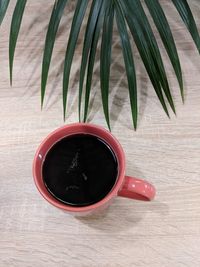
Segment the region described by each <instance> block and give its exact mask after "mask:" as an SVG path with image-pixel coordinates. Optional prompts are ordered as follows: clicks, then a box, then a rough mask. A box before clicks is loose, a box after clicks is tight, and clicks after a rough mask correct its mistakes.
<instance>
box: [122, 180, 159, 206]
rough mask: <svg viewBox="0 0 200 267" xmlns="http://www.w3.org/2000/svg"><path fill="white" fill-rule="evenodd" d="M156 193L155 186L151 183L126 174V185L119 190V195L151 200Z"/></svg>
mask: <svg viewBox="0 0 200 267" xmlns="http://www.w3.org/2000/svg"><path fill="white" fill-rule="evenodd" d="M155 193H156V190H155V187H154V186H153V185H151V184H150V183H148V182H146V181H144V180H140V179H138V178H133V177H129V176H126V177H125V182H124V185H123V187H122V189H121V190H120V191H119V192H118V195H119V196H121V197H126V198H133V199H137V200H144V201H150V200H152V199H154V197H155Z"/></svg>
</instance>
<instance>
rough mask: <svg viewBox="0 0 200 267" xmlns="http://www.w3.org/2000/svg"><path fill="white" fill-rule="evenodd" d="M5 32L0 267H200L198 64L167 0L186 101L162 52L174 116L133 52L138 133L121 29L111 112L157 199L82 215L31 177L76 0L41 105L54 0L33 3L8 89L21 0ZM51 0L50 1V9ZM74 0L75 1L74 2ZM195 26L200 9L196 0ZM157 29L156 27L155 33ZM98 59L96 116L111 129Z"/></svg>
mask: <svg viewBox="0 0 200 267" xmlns="http://www.w3.org/2000/svg"><path fill="white" fill-rule="evenodd" d="M11 2H12V3H11V5H10V7H9V10H8V13H7V16H6V17H5V20H4V22H3V24H2V27H1V29H0V112H1V124H0V160H1V164H0V232H1V234H0V266H2V267H4V266H12V267H13V266H17V267H23V266H25V267H29V266H30V267H32V266H38V267H43V266H49V267H51V266H53V267H54V266H63V267H64V266H70V267H78V266H83V267H84V266H89V267H92V266H96V267H120V266H123V267H125V266H127V267H129V266H130V267H132V266H137V267H145V266H148V267H171V266H173V267H184V266H187V267H198V266H200V254H199V247H200V183H199V177H200V60H199V55H198V53H197V51H196V49H195V46H194V44H193V43H192V41H191V37H190V35H189V34H188V32H187V31H186V30H185V27H184V25H183V23H182V22H181V20H180V18H179V17H178V16H177V13H176V11H175V10H174V8H173V7H172V5H171V1H164V0H162V1H161V2H162V4H163V6H164V7H165V10H166V14H167V15H168V18H169V21H170V25H171V27H172V30H173V33H174V36H175V39H176V44H177V47H178V49H179V55H180V59H181V63H182V66H183V72H184V81H185V92H186V102H185V105H182V103H181V97H180V93H179V88H178V84H177V81H176V79H175V76H174V73H173V71H172V67H171V65H170V64H169V61H168V58H167V56H166V53H165V52H164V51H163V58H164V59H165V64H166V68H167V73H168V77H169V80H170V84H171V87H172V90H173V95H174V98H175V102H176V108H177V117H175V116H173V115H171V120H168V119H167V118H166V117H165V114H164V112H163V110H162V108H161V106H160V104H159V102H158V100H157V97H156V95H155V93H154V90H153V88H152V86H151V84H150V82H149V80H148V78H147V74H146V72H145V71H144V67H143V65H142V63H141V60H140V58H139V55H138V52H137V50H136V49H135V48H133V49H134V51H135V57H136V63H137V64H136V65H137V66H136V68H137V77H138V88H139V106H140V118H139V127H138V131H137V132H134V131H133V127H132V125H131V112H130V105H129V99H128V89H127V83H126V78H125V73H124V67H123V58H122V55H121V50H120V45H119V37H118V35H117V34H114V52H113V53H114V54H113V64H112V78H111V92H110V95H111V99H110V110H111V118H112V131H113V134H114V135H115V136H116V137H117V138H118V139H119V141H120V142H121V144H122V146H123V147H124V150H125V152H126V156H127V174H128V175H133V176H138V177H141V178H144V179H147V180H149V181H150V182H152V183H153V184H154V185H155V186H156V188H157V191H158V193H157V197H156V200H155V201H154V202H152V203H146V202H137V201H130V200H127V199H122V198H121V199H119V198H118V199H116V201H115V202H114V203H113V205H112V206H111V207H110V208H109V210H108V211H107V212H105V213H104V214H101V215H99V216H96V217H90V218H84V219H83V218H82V219H77V218H74V217H72V216H70V215H67V214H64V213H63V212H61V211H59V210H57V209H55V208H54V207H51V206H50V205H49V204H48V203H46V202H45V201H44V200H43V199H42V198H41V197H40V195H39V193H38V192H37V190H36V188H35V186H34V183H33V179H32V173H31V166H32V160H33V156H34V153H35V150H36V148H37V146H38V145H39V143H40V142H41V141H42V139H43V138H44V137H45V136H46V135H47V134H48V133H49V132H51V131H52V130H54V129H55V128H57V127H59V126H61V125H63V120H62V99H61V93H62V87H61V86H62V66H63V56H64V53H65V48H66V41H67V38H68V34H69V27H70V22H71V18H72V14H73V13H72V11H73V5H74V4H73V3H72V4H71V6H68V9H67V10H66V12H65V16H64V17H63V19H62V23H61V27H60V30H59V34H58V39H57V42H56V46H55V49H54V56H53V61H52V65H51V71H50V77H49V80H48V87H47V96H46V99H45V108H44V110H43V111H42V112H41V111H40V72H41V60H42V49H43V46H44V37H45V33H46V28H47V25H48V21H49V17H50V10H51V8H52V5H53V2H54V1H53V0H51V1H39V0H36V1H33V0H30V1H28V6H27V9H26V12H25V16H24V19H23V25H22V28H21V33H20V38H19V41H18V44H17V51H16V56H15V64H14V76H13V80H14V83H13V87H12V88H10V86H9V80H8V78H9V75H8V38H9V27H10V21H11V15H12V12H13V7H14V3H15V1H11ZM44 2H45V5H44ZM72 2H73V1H72ZM189 2H190V3H191V8H192V10H193V11H194V14H195V17H196V20H197V23H198V28H200V16H199V14H200V6H199V1H198V0H190V1H189ZM156 35H157V33H156ZM81 48H82V42H81V40H80V42H79V44H78V49H77V52H76V56H75V63H74V65H73V70H72V76H71V83H70V95H69V101H68V117H67V123H69V122H75V121H77V118H78V114H77V89H78V83H77V80H78V72H79V66H80V58H81ZM98 67H99V64H98V62H97V64H96V70H95V77H94V82H93V92H92V98H93V99H92V101H91V111H90V114H89V122H92V123H96V124H99V125H102V126H106V124H105V121H104V117H103V113H102V105H101V99H100V91H99V76H98V73H99V69H98Z"/></svg>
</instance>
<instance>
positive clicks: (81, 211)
mask: <svg viewBox="0 0 200 267" xmlns="http://www.w3.org/2000/svg"><path fill="white" fill-rule="evenodd" d="M74 134H90V135H93V136H97V137H99V138H100V139H102V140H104V141H105V142H106V143H107V144H108V145H109V146H110V147H111V149H112V150H113V152H114V153H115V156H116V158H117V161H118V177H117V179H116V183H115V185H114V186H113V188H112V190H111V191H110V192H109V193H108V194H107V195H106V196H105V197H104V198H103V199H102V200H100V201H99V202H97V203H95V204H92V205H89V206H84V207H74V206H70V205H66V204H64V203H62V202H59V201H58V200H57V199H56V198H54V197H53V196H52V195H51V194H50V193H49V192H48V190H47V189H46V187H45V185H44V182H43V177H42V166H43V162H44V160H45V157H46V155H47V153H48V151H49V150H50V148H51V147H52V146H53V145H54V144H55V143H56V142H58V141H59V140H61V139H62V138H64V137H67V136H70V135H74ZM33 177H34V181H35V184H36V187H37V189H38V190H39V192H40V193H41V195H42V196H43V197H44V198H45V199H46V200H47V201H48V202H49V203H51V204H52V205H54V206H55V207H57V208H59V209H62V210H63V211H66V212H69V213H72V214H74V215H88V214H91V213H93V212H95V211H97V210H98V211H99V210H101V209H104V208H105V207H107V206H108V205H110V203H111V201H112V200H113V199H114V198H115V197H116V196H121V197H126V198H131V199H137V200H145V201H150V200H152V199H153V198H154V196H155V192H156V191H155V188H154V186H153V185H151V184H150V183H148V182H146V181H144V180H141V179H138V178H133V177H129V176H126V175H125V155H124V151H123V149H122V147H121V145H120V143H119V142H118V141H117V139H116V138H115V137H114V136H113V135H112V134H111V133H110V132H109V131H107V130H105V129H104V128H102V127H99V126H96V125H93V124H87V123H75V124H70V125H66V126H64V127H61V128H59V129H57V130H55V131H53V132H52V133H50V134H49V135H48V136H47V137H46V139H45V140H44V141H43V142H42V143H41V145H40V146H39V148H38V150H37V152H36V154H35V157H34V161H33Z"/></svg>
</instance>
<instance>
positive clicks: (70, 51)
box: [63, 0, 88, 118]
mask: <svg viewBox="0 0 200 267" xmlns="http://www.w3.org/2000/svg"><path fill="white" fill-rule="evenodd" d="M87 5H88V0H84V1H83V0H78V2H77V5H76V9H75V13H74V17H73V21H72V26H71V31H70V36H69V41H68V45H67V50H66V54H65V62H64V72H63V112H64V118H65V115H66V104H67V93H68V87H69V76H70V71H71V65H72V60H73V57H74V52H75V48H76V43H77V39H78V36H79V32H80V28H81V25H82V22H83V18H84V15H85V11H86V8H87Z"/></svg>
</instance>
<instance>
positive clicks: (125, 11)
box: [0, 0, 200, 129]
mask: <svg viewBox="0 0 200 267" xmlns="http://www.w3.org/2000/svg"><path fill="white" fill-rule="evenodd" d="M171 1H172V3H173V4H174V7H175V8H176V10H177V11H178V14H179V15H180V17H181V18H182V20H183V22H184V23H185V25H186V27H187V29H188V31H189V32H190V34H191V36H192V39H193V41H194V43H195V45H196V47H197V49H198V51H199V53H200V35H199V32H198V29H197V25H196V22H195V19H194V17H193V14H192V11H191V9H190V6H189V4H188V1H187V0H171ZM9 2H10V1H9V0H1V1H0V25H1V23H2V21H3V18H4V16H5V14H6V11H7V8H8V5H9ZM69 2H71V1H68V0H56V1H54V6H53V10H52V13H51V17H50V21H49V25H48V30H47V34H46V39H45V45H44V53H43V63H42V74H41V104H43V102H44V97H45V93H46V84H47V80H48V74H49V68H50V64H51V58H52V54H53V49H54V44H55V41H56V35H57V31H58V28H59V24H60V21H61V18H62V16H63V12H64V9H65V7H66V5H67V4H68V3H69ZM26 3H27V1H26V0H17V2H16V5H15V8H14V12H13V15H12V22H11V29H10V39H9V66H10V83H11V84H12V75H13V62H14V54H15V48H16V44H17V39H18V35H19V31H20V26H21V22H22V18H23V14H24V10H25V7H26ZM143 4H145V5H146V7H147V8H148V10H149V13H150V16H151V17H152V19H153V22H154V24H155V26H156V28H157V30H158V32H159V34H160V37H161V40H162V43H163V45H164V47H165V50H166V52H167V54H168V57H169V60H170V62H171V64H172V66H173V69H174V72H175V75H176V78H177V80H178V83H179V87H180V92H181V96H182V99H183V100H184V85H183V75H182V70H181V64H180V60H179V56H178V51H177V48H176V44H175V41H174V37H173V34H172V31H171V29H170V26H169V23H168V20H167V16H166V15H165V10H164V9H163V7H162V6H161V4H160V0H144V1H142V0H92V1H89V0H76V5H75V9H74V16H73V19H72V24H71V30H70V34H69V38H67V37H66V39H68V41H67V46H66V47H67V48H66V53H65V58H64V70H63V112H64V118H65V115H66V105H67V95H68V88H69V79H70V72H71V67H72V64H73V58H74V53H75V49H76V45H77V41H78V37H79V33H80V30H81V27H82V24H83V20H84V17H85V14H86V11H87V9H88V7H89V8H90V10H88V11H89V12H88V14H89V16H88V18H87V24H86V30H85V32H84V37H83V50H82V58H81V64H80V77H79V101H78V111H79V121H81V119H82V118H81V113H82V95H83V92H84V90H83V89H84V84H85V80H86V85H85V96H84V114H83V115H84V116H83V121H84V122H86V120H87V115H88V110H89V101H90V93H91V86H92V78H93V71H94V64H95V58H96V53H97V48H98V43H99V42H100V41H101V45H100V87H101V88H100V89H101V96H102V106H103V111H104V115H105V119H106V122H107V125H108V128H109V129H110V116H109V87H110V83H109V80H110V67H111V58H112V35H113V28H114V19H115V20H116V25H117V29H118V33H119V36H120V40H121V48H122V53H123V58H124V66H125V70H126V76H127V81H128V90H129V98H130V106H131V111H132V119H133V125H134V128H135V129H136V127H137V118H138V104H137V90H138V88H137V81H136V80H137V79H136V78H137V77H136V71H135V64H134V54H133V51H132V40H133V42H134V44H135V45H136V47H137V49H138V51H139V55H140V57H141V59H142V61H143V64H144V66H145V69H146V71H147V74H148V76H149V79H150V81H151V83H152V85H153V87H154V90H155V93H156V95H157V96H158V99H159V101H160V103H161V105H162V107H163V110H164V111H165V113H166V114H167V116H169V112H168V109H169V108H170V107H171V109H172V111H173V112H174V113H176V110H175V105H174V101H173V98H172V94H171V90H170V87H169V82H168V77H167V74H166V70H165V66H164V63H163V59H162V56H161V52H160V48H159V46H158V43H157V40H156V38H155V35H154V32H153V30H152V26H151V24H150V22H149V18H148V17H147V14H146V13H145V10H144V8H143ZM129 32H130V34H131V35H130V37H129Z"/></svg>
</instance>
